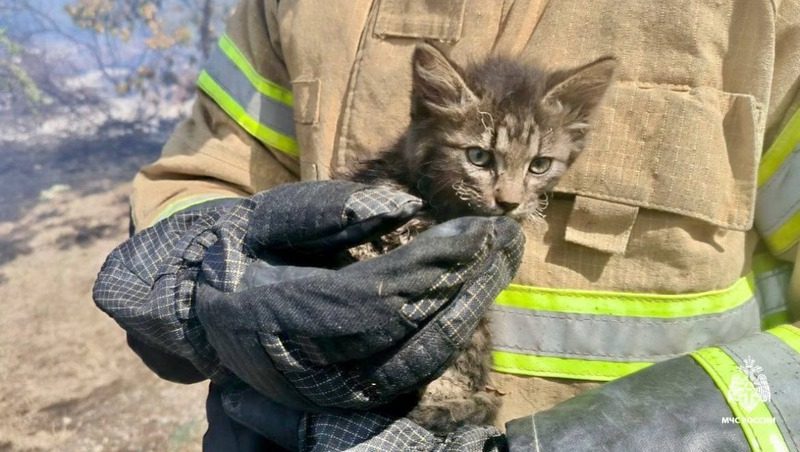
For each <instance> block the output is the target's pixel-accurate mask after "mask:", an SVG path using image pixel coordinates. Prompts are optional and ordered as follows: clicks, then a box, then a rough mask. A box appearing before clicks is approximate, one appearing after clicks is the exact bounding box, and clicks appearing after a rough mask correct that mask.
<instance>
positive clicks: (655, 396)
mask: <svg viewBox="0 0 800 452" xmlns="http://www.w3.org/2000/svg"><path fill="white" fill-rule="evenodd" d="M798 375H800V329H798V328H795V327H793V326H789V325H784V326H780V327H777V328H774V329H772V330H769V331H767V332H764V333H759V334H755V335H752V336H748V337H745V338H743V339H740V340H739V341H736V342H734V343H731V344H728V345H724V346H720V347H709V348H705V349H701V350H698V351H696V352H693V353H691V354H690V355H687V356H682V357H679V358H674V359H671V360H667V361H663V362H660V363H657V364H655V365H653V366H651V367H649V368H646V369H644V370H642V371H639V372H637V373H635V374H632V375H629V376H627V377H624V378H621V379H619V380H616V381H614V382H611V383H607V384H606V385H603V386H601V387H599V388H596V389H594V390H592V391H588V392H586V393H583V394H581V395H579V396H577V397H574V398H572V399H570V400H568V401H566V402H563V403H561V404H559V405H557V406H555V407H554V408H552V409H550V410H547V411H543V412H540V413H536V414H535V415H531V416H527V417H524V418H521V419H517V420H514V421H511V422H509V423H508V424H507V431H506V434H507V440H508V445H509V450H510V451H511V452H516V451H520V452H521V451H539V450H541V451H560V450H570V451H640V450H665V451H666V450H691V451H750V450H754V451H755V450H759V451H760V450H775V451H784V450H797V447H798V444H800V436H798V433H797V432H800V396H798V395H797V390H796V386H797V382H798Z"/></svg>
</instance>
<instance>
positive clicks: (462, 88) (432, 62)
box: [411, 44, 477, 117]
mask: <svg viewBox="0 0 800 452" xmlns="http://www.w3.org/2000/svg"><path fill="white" fill-rule="evenodd" d="M411 60H412V67H413V80H412V113H413V114H419V113H424V112H428V113H431V114H436V115H443V116H448V117H452V116H455V115H459V114H461V113H463V111H464V109H465V107H466V105H467V104H469V103H471V102H472V101H474V100H476V99H477V98H476V96H475V94H474V93H473V92H472V91H471V90H470V89H469V87H467V84H466V82H464V78H463V77H462V75H461V70H460V69H459V68H458V66H457V65H456V64H455V63H453V62H451V61H450V60H449V59H448V58H447V57H446V56H444V54H443V53H442V52H441V51H439V49H437V48H436V47H434V46H432V45H430V44H420V45H418V46H417V48H416V49H414V55H413V57H412V59H411Z"/></svg>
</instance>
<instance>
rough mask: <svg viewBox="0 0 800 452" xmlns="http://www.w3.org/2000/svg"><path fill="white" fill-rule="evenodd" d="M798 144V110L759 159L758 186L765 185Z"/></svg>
mask: <svg viewBox="0 0 800 452" xmlns="http://www.w3.org/2000/svg"><path fill="white" fill-rule="evenodd" d="M799 143H800V109H799V110H797V111H796V112H794V114H793V115H792V119H790V120H789V122H788V123H787V124H786V126H785V127H784V128H783V130H781V133H780V134H779V135H778V137H777V138H775V141H774V142H773V143H772V145H771V146H770V147H769V149H768V150H767V151H766V152H765V153H764V155H763V156H762V157H761V163H760V165H759V167H758V186H759V187H761V186H762V185H764V184H766V183H767V181H768V180H770V178H772V176H773V175H774V174H775V172H777V171H778V169H779V168H780V167H781V165H783V162H785V161H786V159H787V158H788V157H789V156H790V155H791V154H792V152H793V151H794V149H795V147H796V146H797V145H798V144H799Z"/></svg>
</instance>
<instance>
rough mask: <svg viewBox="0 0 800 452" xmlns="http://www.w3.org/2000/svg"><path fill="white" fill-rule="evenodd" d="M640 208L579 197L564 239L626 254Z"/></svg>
mask: <svg viewBox="0 0 800 452" xmlns="http://www.w3.org/2000/svg"><path fill="white" fill-rule="evenodd" d="M638 214H639V208H638V207H635V206H628V205H625V204H619V203H616V202H609V201H603V200H602V199H594V198H587V197H585V196H576V197H575V204H574V205H573V207H572V212H571V213H570V215H569V220H568V221H567V230H566V235H565V237H564V240H566V241H567V242H572V243H576V244H578V245H583V246H587V247H589V248H593V249H596V250H600V251H603V252H605V253H610V254H624V253H625V249H626V248H627V247H628V239H629V238H630V236H631V230H632V229H633V224H634V223H635V222H636V216H637V215H638Z"/></svg>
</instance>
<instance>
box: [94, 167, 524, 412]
mask: <svg viewBox="0 0 800 452" xmlns="http://www.w3.org/2000/svg"><path fill="white" fill-rule="evenodd" d="M420 208H421V202H420V201H419V200H418V199H416V198H414V197H412V196H410V195H407V194H404V193H401V192H396V191H391V190H388V189H384V188H374V187H366V186H363V185H358V184H353V183H348V182H341V181H339V182H315V183H300V184H290V185H286V186H282V187H278V188H276V189H273V190H270V191H267V192H263V193H259V194H257V195H255V196H253V197H251V198H246V199H239V200H231V201H228V202H227V203H224V204H221V205H215V206H211V207H208V208H199V209H193V210H191V211H187V212H183V213H179V214H176V215H174V216H172V217H170V218H169V219H167V220H164V221H162V222H160V223H159V224H157V225H155V226H153V227H151V228H148V229H146V230H144V231H142V232H141V233H139V234H137V235H136V236H134V237H133V238H132V239H131V240H129V241H128V242H126V243H124V244H123V245H121V246H120V247H119V248H117V249H116V250H115V251H114V252H112V254H111V255H110V256H109V258H108V259H107V261H106V263H105V264H104V266H103V268H102V270H101V272H100V275H99V276H98V280H97V282H96V285H95V290H94V297H95V301H96V303H97V304H98V306H99V307H100V308H101V309H103V310H104V311H105V312H107V313H108V314H109V315H111V316H112V317H113V318H114V319H115V320H117V322H118V323H120V325H122V326H123V328H125V329H126V330H127V331H128V332H129V334H130V335H133V336H135V337H136V338H137V339H138V340H141V341H142V342H144V343H146V344H147V345H148V346H150V347H155V348H157V349H159V350H160V351H163V352H165V353H168V354H171V355H175V356H178V357H180V358H182V359H185V360H186V361H188V362H190V363H191V364H192V365H193V366H194V367H195V368H196V369H197V370H199V371H200V372H201V373H202V375H204V376H206V377H209V378H211V379H212V380H214V381H215V382H217V383H219V384H220V385H223V386H224V385H225V384H228V383H232V382H237V381H239V380H243V381H244V382H245V383H247V384H248V385H249V386H251V387H252V388H255V389H256V390H258V391H259V392H261V393H263V394H266V395H268V396H269V397H270V398H271V399H273V400H275V401H278V402H280V403H281V404H283V405H286V406H288V407H293V408H298V409H302V410H306V411H315V410H319V409H320V408H322V407H339V408H358V409H363V408H370V407H374V406H376V405H381V404H384V403H386V402H388V401H390V400H392V399H393V398H394V397H396V396H397V395H398V394H401V393H404V392H407V391H409V390H411V389H413V388H416V387H419V386H420V385H422V384H424V383H425V382H427V381H429V380H430V379H432V378H434V377H435V376H436V375H437V374H438V373H440V372H441V371H443V370H444V368H445V367H446V365H447V363H448V361H449V360H450V359H451V358H452V357H453V356H454V354H455V353H456V351H457V350H458V348H459V347H460V346H462V345H463V344H464V343H465V341H467V340H469V338H470V335H471V332H472V330H473V329H474V328H475V326H476V324H477V321H478V319H479V318H480V317H481V316H482V315H483V313H484V312H485V310H486V308H487V307H488V305H489V304H490V303H491V302H492V300H493V299H494V297H495V295H496V294H497V293H498V292H499V291H500V290H502V289H503V288H504V287H505V286H506V285H507V283H508V282H509V280H510V279H511V277H512V276H513V274H514V273H515V271H516V268H517V266H518V264H519V260H520V254H521V250H522V245H523V240H524V239H523V235H522V233H521V231H520V229H519V227H518V226H517V224H516V223H514V222H513V221H511V220H508V219H506V218H463V219H459V220H454V221H452V222H448V223H445V224H443V225H440V226H437V227H435V228H432V229H431V230H429V231H426V232H425V233H423V234H421V235H420V236H419V237H417V238H416V239H415V240H414V241H413V242H412V243H410V244H409V245H406V246H403V247H400V248H398V249H396V250H394V251H392V252H390V253H388V254H386V255H384V256H381V257H378V258H375V259H373V260H370V261H368V262H360V263H355V264H352V265H349V266H346V267H344V268H341V269H337V270H334V269H329V268H326V266H327V264H328V263H330V262H331V261H332V257H333V255H334V254H335V253H337V252H339V251H340V250H342V249H345V248H348V247H350V246H352V245H355V244H357V243H361V242H364V241H366V240H369V239H371V238H374V237H377V236H379V235H381V234H383V233H386V232H388V231H390V230H392V229H394V228H396V227H398V226H399V225H401V224H403V223H404V222H405V221H407V220H408V219H409V218H410V217H412V216H413V215H414V214H415V213H416V212H417V211H418V210H419V209H420Z"/></svg>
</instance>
